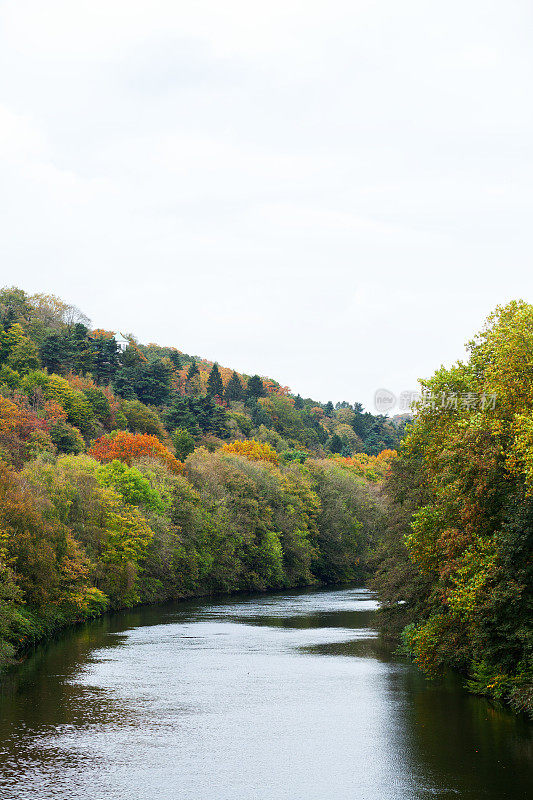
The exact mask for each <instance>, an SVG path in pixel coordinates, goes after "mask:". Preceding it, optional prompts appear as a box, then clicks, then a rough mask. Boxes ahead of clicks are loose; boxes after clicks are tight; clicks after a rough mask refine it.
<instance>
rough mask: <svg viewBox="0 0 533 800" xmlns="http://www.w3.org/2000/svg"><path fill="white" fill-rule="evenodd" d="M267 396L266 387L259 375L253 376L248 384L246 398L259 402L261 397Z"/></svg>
mask: <svg viewBox="0 0 533 800" xmlns="http://www.w3.org/2000/svg"><path fill="white" fill-rule="evenodd" d="M265 394H266V392H265V387H264V385H263V381H262V380H261V378H260V377H259V375H252V377H251V378H249V380H248V383H247V384H246V398H247V399H250V400H257V399H258V398H259V397H264V396H265Z"/></svg>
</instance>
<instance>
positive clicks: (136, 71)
mask: <svg viewBox="0 0 533 800" xmlns="http://www.w3.org/2000/svg"><path fill="white" fill-rule="evenodd" d="M532 22H533V6H532V4H531V2H527V1H526V0H525V1H524V2H521V1H518V0H505V2H504V1H503V0H501V2H496V1H495V0H479V2H478V1H477V0H474V1H473V0H457V1H456V0H448V1H447V2H440V3H435V2H428V0H420V2H414V1H412V0H403V2H398V0H368V1H367V0H350V1H349V2H337V1H336V0H327V2H325V1H324V2H313V0H301V2H300V0H298V1H296V0H282V1H281V2H278V0H269V2H261V3H258V2H253V0H246V1H245V2H236V1H234V0H224V2H221V0H213V1H212V2H202V0H190V2H181V1H180V0H168V2H163V0H146V2H139V1H138V0H90V2H80V0H46V2H44V1H43V0H35V1H32V0H8V1H4V2H0V81H1V84H0V213H1V228H0V270H1V283H2V284H7V285H12V284H16V285H19V286H22V287H23V288H25V289H26V290H27V291H30V292H34V291H44V292H52V293H55V294H58V295H60V296H61V297H62V298H64V299H66V300H68V301H69V302H71V303H74V304H76V305H78V306H79V307H81V308H82V309H83V310H84V311H85V313H86V314H88V315H89V316H90V317H91V319H92V320H93V323H94V325H95V326H97V327H106V328H110V329H113V330H116V329H120V330H122V331H123V332H128V331H131V332H134V333H135V334H136V335H137V336H138V337H139V339H140V340H141V341H143V342H148V341H154V342H158V343H160V344H165V345H174V346H176V347H178V348H179V349H180V350H183V351H185V352H188V353H196V354H199V355H202V356H205V357H207V358H210V359H213V360H218V361H219V362H220V363H221V364H224V365H226V366H232V367H235V368H236V369H239V370H241V371H243V372H248V373H252V372H259V373H260V374H263V375H269V376H271V377H274V378H276V379H278V380H280V381H281V382H282V383H285V384H289V385H290V386H291V388H292V389H293V390H294V391H295V392H300V393H301V394H302V395H304V396H313V397H315V398H317V399H320V400H322V401H326V400H328V399H332V400H334V401H337V400H342V399H347V400H350V401H354V400H361V401H362V402H364V403H365V405H367V406H368V407H371V406H372V398H373V393H374V390H375V389H376V388H378V387H382V386H383V387H388V388H390V389H391V390H393V391H394V392H396V393H398V392H400V391H402V390H409V389H413V388H416V381H417V378H418V377H423V376H427V375H429V374H431V373H432V372H433V371H434V370H435V369H436V368H437V367H438V366H439V365H440V364H441V363H451V362H453V361H455V360H456V359H457V358H460V357H462V356H463V352H464V351H463V344H464V342H465V341H466V340H468V339H469V338H470V336H471V335H472V334H473V333H474V332H475V331H476V330H477V329H478V328H479V327H480V325H481V323H482V321H483V319H484V317H485V316H486V315H487V314H488V313H489V312H490V311H491V309H492V308H493V307H494V306H495V305H497V304H498V303H503V302H506V301H507V300H509V299H511V298H514V297H523V298H524V299H526V300H529V301H533V264H532V255H533V244H532V222H533V220H532V210H533V208H532V207H533V203H532V194H533V192H532V186H533V180H532V179H533V174H532V173H533V170H532V148H533V103H532V99H533V98H532V86H533V46H532V45H533V26H532Z"/></svg>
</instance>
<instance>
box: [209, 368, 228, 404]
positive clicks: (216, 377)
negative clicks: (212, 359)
mask: <svg viewBox="0 0 533 800" xmlns="http://www.w3.org/2000/svg"><path fill="white" fill-rule="evenodd" d="M223 395H224V384H223V383H222V378H221V376H220V370H219V368H218V364H217V363H215V364H213V366H212V368H211V372H210V373H209V378H208V379H207V396H208V397H220V398H222V397H223Z"/></svg>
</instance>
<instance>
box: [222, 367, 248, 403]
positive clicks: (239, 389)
mask: <svg viewBox="0 0 533 800" xmlns="http://www.w3.org/2000/svg"><path fill="white" fill-rule="evenodd" d="M224 399H225V400H228V401H231V400H244V386H243V385H242V381H241V379H240V378H239V376H238V375H237V373H236V372H234V373H233V375H232V376H231V378H230V379H229V381H228V385H227V386H226V389H225V391H224Z"/></svg>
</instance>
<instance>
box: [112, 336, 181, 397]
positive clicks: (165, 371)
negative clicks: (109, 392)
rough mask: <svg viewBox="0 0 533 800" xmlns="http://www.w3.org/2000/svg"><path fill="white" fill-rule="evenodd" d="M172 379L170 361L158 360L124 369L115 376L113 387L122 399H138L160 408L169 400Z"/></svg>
mask: <svg viewBox="0 0 533 800" xmlns="http://www.w3.org/2000/svg"><path fill="white" fill-rule="evenodd" d="M128 349H129V348H128ZM171 379H172V367H171V364H170V361H169V360H168V359H158V360H157V361H152V362H146V363H141V364H139V363H138V364H135V365H134V366H131V367H122V368H121V369H120V370H119V371H118V372H117V374H116V376H115V380H114V382H113V386H114V389H115V391H116V393H117V394H119V395H120V396H121V397H125V398H127V399H134V398H138V399H139V400H140V401H141V402H142V403H145V404H148V405H154V406H159V405H163V404H164V403H166V402H167V400H168V399H169V396H170V383H171Z"/></svg>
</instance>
